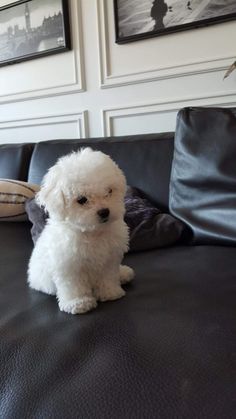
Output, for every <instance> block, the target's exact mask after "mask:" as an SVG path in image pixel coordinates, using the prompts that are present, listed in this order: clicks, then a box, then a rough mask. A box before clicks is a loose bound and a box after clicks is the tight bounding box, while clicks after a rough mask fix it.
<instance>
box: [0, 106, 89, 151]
mask: <svg viewBox="0 0 236 419" xmlns="http://www.w3.org/2000/svg"><path fill="white" fill-rule="evenodd" d="M0 135H1V138H2V141H1V142H14V143H15V142H37V141H43V140H51V139H67V138H68V139H69V138H70V139H73V138H85V137H88V135H89V133H88V116H87V111H83V112H78V113H67V114H65V113H64V114H60V115H46V116H45V115H44V116H42V115H41V116H38V117H37V118H36V117H28V118H27V119H15V120H6V121H1V122H0ZM4 138H5V140H4Z"/></svg>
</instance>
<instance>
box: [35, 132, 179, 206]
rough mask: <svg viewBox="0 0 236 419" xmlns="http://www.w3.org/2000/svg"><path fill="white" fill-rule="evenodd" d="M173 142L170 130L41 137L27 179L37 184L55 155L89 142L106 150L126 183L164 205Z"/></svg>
mask: <svg viewBox="0 0 236 419" xmlns="http://www.w3.org/2000/svg"><path fill="white" fill-rule="evenodd" d="M173 145H174V133H162V134H145V135H132V136H122V137H110V138H92V139H89V140H52V141H43V142H39V143H37V144H36V145H35V147H34V151H33V154H32V158H31V163H30V168H29V176H28V181H29V182H32V183H36V184H40V183H41V181H42V178H43V176H44V174H45V173H46V171H47V170H48V169H49V168H50V167H51V166H52V165H53V164H54V163H55V162H56V160H57V159H58V158H59V157H61V156H63V155H65V154H68V153H70V152H71V151H76V150H78V148H80V147H87V146H89V147H91V148H93V149H96V150H100V151H103V152H104V153H106V154H109V155H110V156H111V157H112V158H113V159H114V160H115V161H116V163H117V164H118V165H119V166H120V168H121V169H122V170H123V171H124V173H125V175H126V178H127V183H128V185H130V186H135V187H137V188H140V189H141V190H142V191H143V192H144V193H145V194H146V195H147V196H148V197H149V199H151V200H152V201H153V202H154V203H155V204H156V205H157V206H159V208H161V209H167V208H168V199H169V181H170V171H171V163H172V157H173Z"/></svg>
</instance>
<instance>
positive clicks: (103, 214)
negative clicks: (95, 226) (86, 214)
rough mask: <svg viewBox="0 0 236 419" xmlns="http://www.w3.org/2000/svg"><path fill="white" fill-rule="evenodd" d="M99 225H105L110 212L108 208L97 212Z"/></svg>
mask: <svg viewBox="0 0 236 419" xmlns="http://www.w3.org/2000/svg"><path fill="white" fill-rule="evenodd" d="M97 214H98V216H99V218H100V221H101V223H106V222H107V221H108V219H109V215H110V210H109V209H108V208H102V209H100V210H99V211H98V212H97Z"/></svg>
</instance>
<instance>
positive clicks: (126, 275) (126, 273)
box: [120, 265, 134, 284]
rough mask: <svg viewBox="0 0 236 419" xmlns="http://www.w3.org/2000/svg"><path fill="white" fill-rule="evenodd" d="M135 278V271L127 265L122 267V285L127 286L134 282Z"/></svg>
mask: <svg viewBox="0 0 236 419" xmlns="http://www.w3.org/2000/svg"><path fill="white" fill-rule="evenodd" d="M133 277H134V270H133V269H132V268H130V267H129V266H126V265H120V283H121V284H127V283H128V282H130V281H132V279H133Z"/></svg>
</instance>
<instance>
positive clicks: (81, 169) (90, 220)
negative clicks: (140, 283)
mask: <svg viewBox="0 0 236 419" xmlns="http://www.w3.org/2000/svg"><path fill="white" fill-rule="evenodd" d="M125 191H126V180H125V177H124V175H123V173H122V171H121V170H120V169H119V167H118V166H117V165H116V164H115V163H114V162H113V161H112V160H111V158H110V157H109V156H107V155H106V154H104V153H102V152H100V151H93V150H92V149H91V148H85V149H82V150H81V151H78V152H76V153H72V154H69V155H67V156H64V157H62V158H60V159H59V160H58V162H57V163H56V164H55V165H54V166H53V167H51V168H50V169H49V171H48V172H47V174H46V175H45V177H44V179H43V183H42V187H41V189H40V191H39V192H38V194H37V201H38V203H39V204H40V205H43V206H44V207H45V209H46V210H47V211H48V212H49V215H50V219H49V220H48V222H47V225H46V227H45V228H44V230H43V232H42V234H41V235H40V237H39V239H38V240H37V243H36V245H35V248H34V250H33V253H32V255H31V259H30V262H29V268H28V282H29V285H30V287H32V288H34V289H36V290H39V291H42V292H45V293H47V294H52V295H56V296H57V299H58V303H59V307H60V310H62V311H66V312H67V313H72V314H76V313H85V312H86V311H89V310H91V309H93V308H95V307H96V305H97V301H106V300H116V299H118V298H121V297H123V296H124V295H125V291H124V290H123V288H122V287H121V284H123V283H126V282H129V281H130V280H131V279H132V278H133V276H134V272H133V270H132V269H131V268H129V267H128V266H122V265H120V263H121V260H122V258H123V255H124V252H126V251H127V249H128V228H127V226H126V224H125V222H124V221H123V216H124V195H125Z"/></svg>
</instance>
